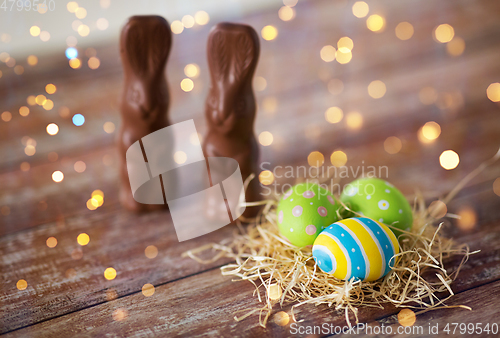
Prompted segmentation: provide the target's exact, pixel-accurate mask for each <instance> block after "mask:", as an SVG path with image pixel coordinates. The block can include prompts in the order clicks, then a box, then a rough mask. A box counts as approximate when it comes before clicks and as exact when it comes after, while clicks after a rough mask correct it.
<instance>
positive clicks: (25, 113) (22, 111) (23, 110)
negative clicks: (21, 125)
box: [19, 106, 30, 116]
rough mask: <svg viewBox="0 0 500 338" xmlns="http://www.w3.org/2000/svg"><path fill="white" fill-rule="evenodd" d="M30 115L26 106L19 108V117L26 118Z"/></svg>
mask: <svg viewBox="0 0 500 338" xmlns="http://www.w3.org/2000/svg"><path fill="white" fill-rule="evenodd" d="M29 114H30V109H29V108H28V107H26V106H22V107H21V108H19V115H21V116H28V115H29Z"/></svg>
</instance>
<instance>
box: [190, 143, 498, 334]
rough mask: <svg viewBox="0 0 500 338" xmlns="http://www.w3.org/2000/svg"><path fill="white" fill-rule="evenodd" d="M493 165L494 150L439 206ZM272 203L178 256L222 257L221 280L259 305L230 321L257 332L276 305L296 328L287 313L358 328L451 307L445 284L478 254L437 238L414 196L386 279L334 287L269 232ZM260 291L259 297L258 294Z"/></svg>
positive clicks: (308, 258) (304, 251)
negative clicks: (392, 311) (316, 310)
mask: <svg viewBox="0 0 500 338" xmlns="http://www.w3.org/2000/svg"><path fill="white" fill-rule="evenodd" d="M498 158H500V150H499V152H498V153H497V154H496V155H495V156H494V157H493V158H492V159H490V160H489V161H486V162H485V163H483V164H481V165H480V166H479V167H478V168H477V169H476V170H474V171H473V172H471V173H470V174H469V175H467V176H466V177H465V178H464V179H463V180H462V181H461V182H460V183H459V184H458V185H457V187H456V188H455V189H453V190H452V191H451V192H450V193H449V194H448V196H446V198H445V199H443V202H444V203H448V202H449V201H450V200H451V198H452V197H453V196H454V195H455V194H456V193H457V192H458V191H459V190H460V189H461V188H463V186H465V185H466V184H467V182H469V181H470V180H471V179H472V178H474V177H475V176H477V174H479V173H480V172H481V171H482V170H483V169H484V168H486V167H487V166H488V165H490V164H492V163H493V162H495V161H496V160H498ZM278 199H279V196H275V197H274V198H272V199H270V200H267V201H264V202H261V204H263V205H264V207H263V209H262V213H261V215H260V216H259V217H258V218H257V220H256V221H254V222H253V223H251V224H250V225H245V226H242V224H241V223H239V222H238V223H237V225H238V230H237V231H236V232H235V234H234V236H233V238H232V239H231V240H230V241H229V243H228V244H227V241H225V242H226V243H224V244H222V243H221V244H213V243H212V244H208V245H205V246H203V247H200V248H198V249H194V250H190V251H188V252H186V253H184V254H183V256H188V257H191V258H192V259H194V260H196V261H198V262H200V263H211V262H214V261H216V260H218V259H219V258H222V257H230V258H232V259H234V263H231V264H227V265H224V266H222V267H221V272H222V274H223V275H226V276H233V277H237V278H238V279H241V280H247V281H249V282H251V283H252V284H253V285H254V286H255V289H256V290H255V295H256V296H257V297H258V300H259V302H261V303H264V305H263V306H262V307H259V308H255V309H249V310H248V313H246V314H245V315H243V316H241V317H236V316H235V320H237V321H240V320H243V319H245V318H247V317H249V316H251V315H253V314H255V313H257V312H258V313H259V323H260V325H261V326H263V327H265V326H266V323H267V321H268V319H269V316H270V315H271V313H272V308H273V305H275V304H276V303H279V304H280V305H281V306H283V305H284V304H293V306H292V311H291V314H292V318H293V320H294V321H297V319H296V318H295V315H294V311H293V310H294V309H295V308H296V307H298V306H301V305H304V304H314V305H320V304H326V305H328V306H329V307H334V308H335V309H336V310H339V311H344V313H345V317H346V321H347V323H348V324H349V325H352V323H351V320H350V319H351V318H350V315H351V314H353V315H354V322H355V323H356V324H357V323H358V317H357V312H358V309H359V308H362V307H379V308H382V304H383V303H391V304H393V305H394V306H396V307H409V308H415V309H420V310H421V312H425V311H429V310H433V309H437V308H443V307H445V308H448V307H452V306H447V305H446V304H445V302H446V301H447V300H448V299H449V298H450V297H452V296H453V291H452V289H451V283H452V282H453V281H454V280H455V279H456V278H457V276H458V273H459V271H460V269H461V267H462V266H463V264H464V263H465V262H466V261H467V260H468V259H469V256H470V255H471V254H474V253H476V252H478V251H475V252H470V251H469V248H468V246H467V245H459V244H456V243H454V242H453V241H451V240H449V239H447V238H445V237H443V236H441V234H440V230H441V227H442V223H440V224H438V225H437V226H436V225H435V223H436V219H435V218H434V217H432V216H433V215H435V214H439V211H436V210H430V208H428V207H426V205H425V202H424V199H423V197H422V195H421V194H419V193H417V195H416V198H415V203H414V210H413V228H412V230H411V232H404V231H403V234H402V235H401V236H400V237H399V243H400V246H401V252H400V253H399V254H398V255H397V256H398V258H399V260H398V263H397V264H396V266H395V267H394V268H393V269H392V271H390V272H389V273H388V274H387V275H386V276H385V277H383V278H381V279H379V280H377V281H373V282H364V281H359V280H358V281H354V280H350V281H342V280H338V279H336V278H334V277H332V276H331V275H328V274H326V273H324V272H323V271H321V270H320V269H318V268H317V267H316V265H315V263H314V259H313V258H312V250H311V248H310V247H304V248H298V247H296V246H294V245H292V244H290V243H289V242H288V241H287V240H286V239H285V238H284V237H283V236H281V235H280V233H279V230H278V226H277V224H276V206H277V201H278ZM444 203H443V205H445V204H444ZM249 205H250V204H249ZM251 205H256V203H252V204H251ZM344 207H345V208H346V209H348V208H347V207H346V206H345V205H344ZM449 216H453V215H449ZM389 227H391V226H389ZM210 249H211V250H212V251H213V252H214V253H215V255H214V256H213V258H212V259H210V260H203V259H201V258H200V257H199V256H198V254H199V253H201V252H203V251H206V250H210ZM453 255H460V256H462V260H461V262H460V264H459V265H458V266H455V267H454V268H453V269H449V268H448V267H446V266H445V263H446V261H447V259H448V258H449V257H451V256H453ZM449 271H451V272H449ZM262 290H265V293H264V294H262V293H261V291H262ZM459 307H462V308H466V309H470V308H468V307H466V306H462V305H460V306H459ZM421 312H420V313H421Z"/></svg>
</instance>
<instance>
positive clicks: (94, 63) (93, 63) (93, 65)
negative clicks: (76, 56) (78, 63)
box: [87, 56, 101, 69]
mask: <svg viewBox="0 0 500 338" xmlns="http://www.w3.org/2000/svg"><path fill="white" fill-rule="evenodd" d="M87 64H88V66H89V68H90V69H97V68H99V66H100V65H101V61H100V60H99V59H98V58H97V57H95V56H92V57H91V58H89V61H88V62H87Z"/></svg>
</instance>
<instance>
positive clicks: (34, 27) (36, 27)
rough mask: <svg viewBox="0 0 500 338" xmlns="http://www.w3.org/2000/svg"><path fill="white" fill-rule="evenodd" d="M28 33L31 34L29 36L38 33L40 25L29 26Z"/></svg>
mask: <svg viewBox="0 0 500 338" xmlns="http://www.w3.org/2000/svg"><path fill="white" fill-rule="evenodd" d="M30 34H31V36H38V35H40V27H38V26H31V28H30Z"/></svg>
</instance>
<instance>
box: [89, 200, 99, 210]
mask: <svg viewBox="0 0 500 338" xmlns="http://www.w3.org/2000/svg"><path fill="white" fill-rule="evenodd" d="M86 205H87V209H89V210H95V209H97V204H96V203H95V202H94V201H93V200H92V198H90V199H89V200H87V204H86Z"/></svg>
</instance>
